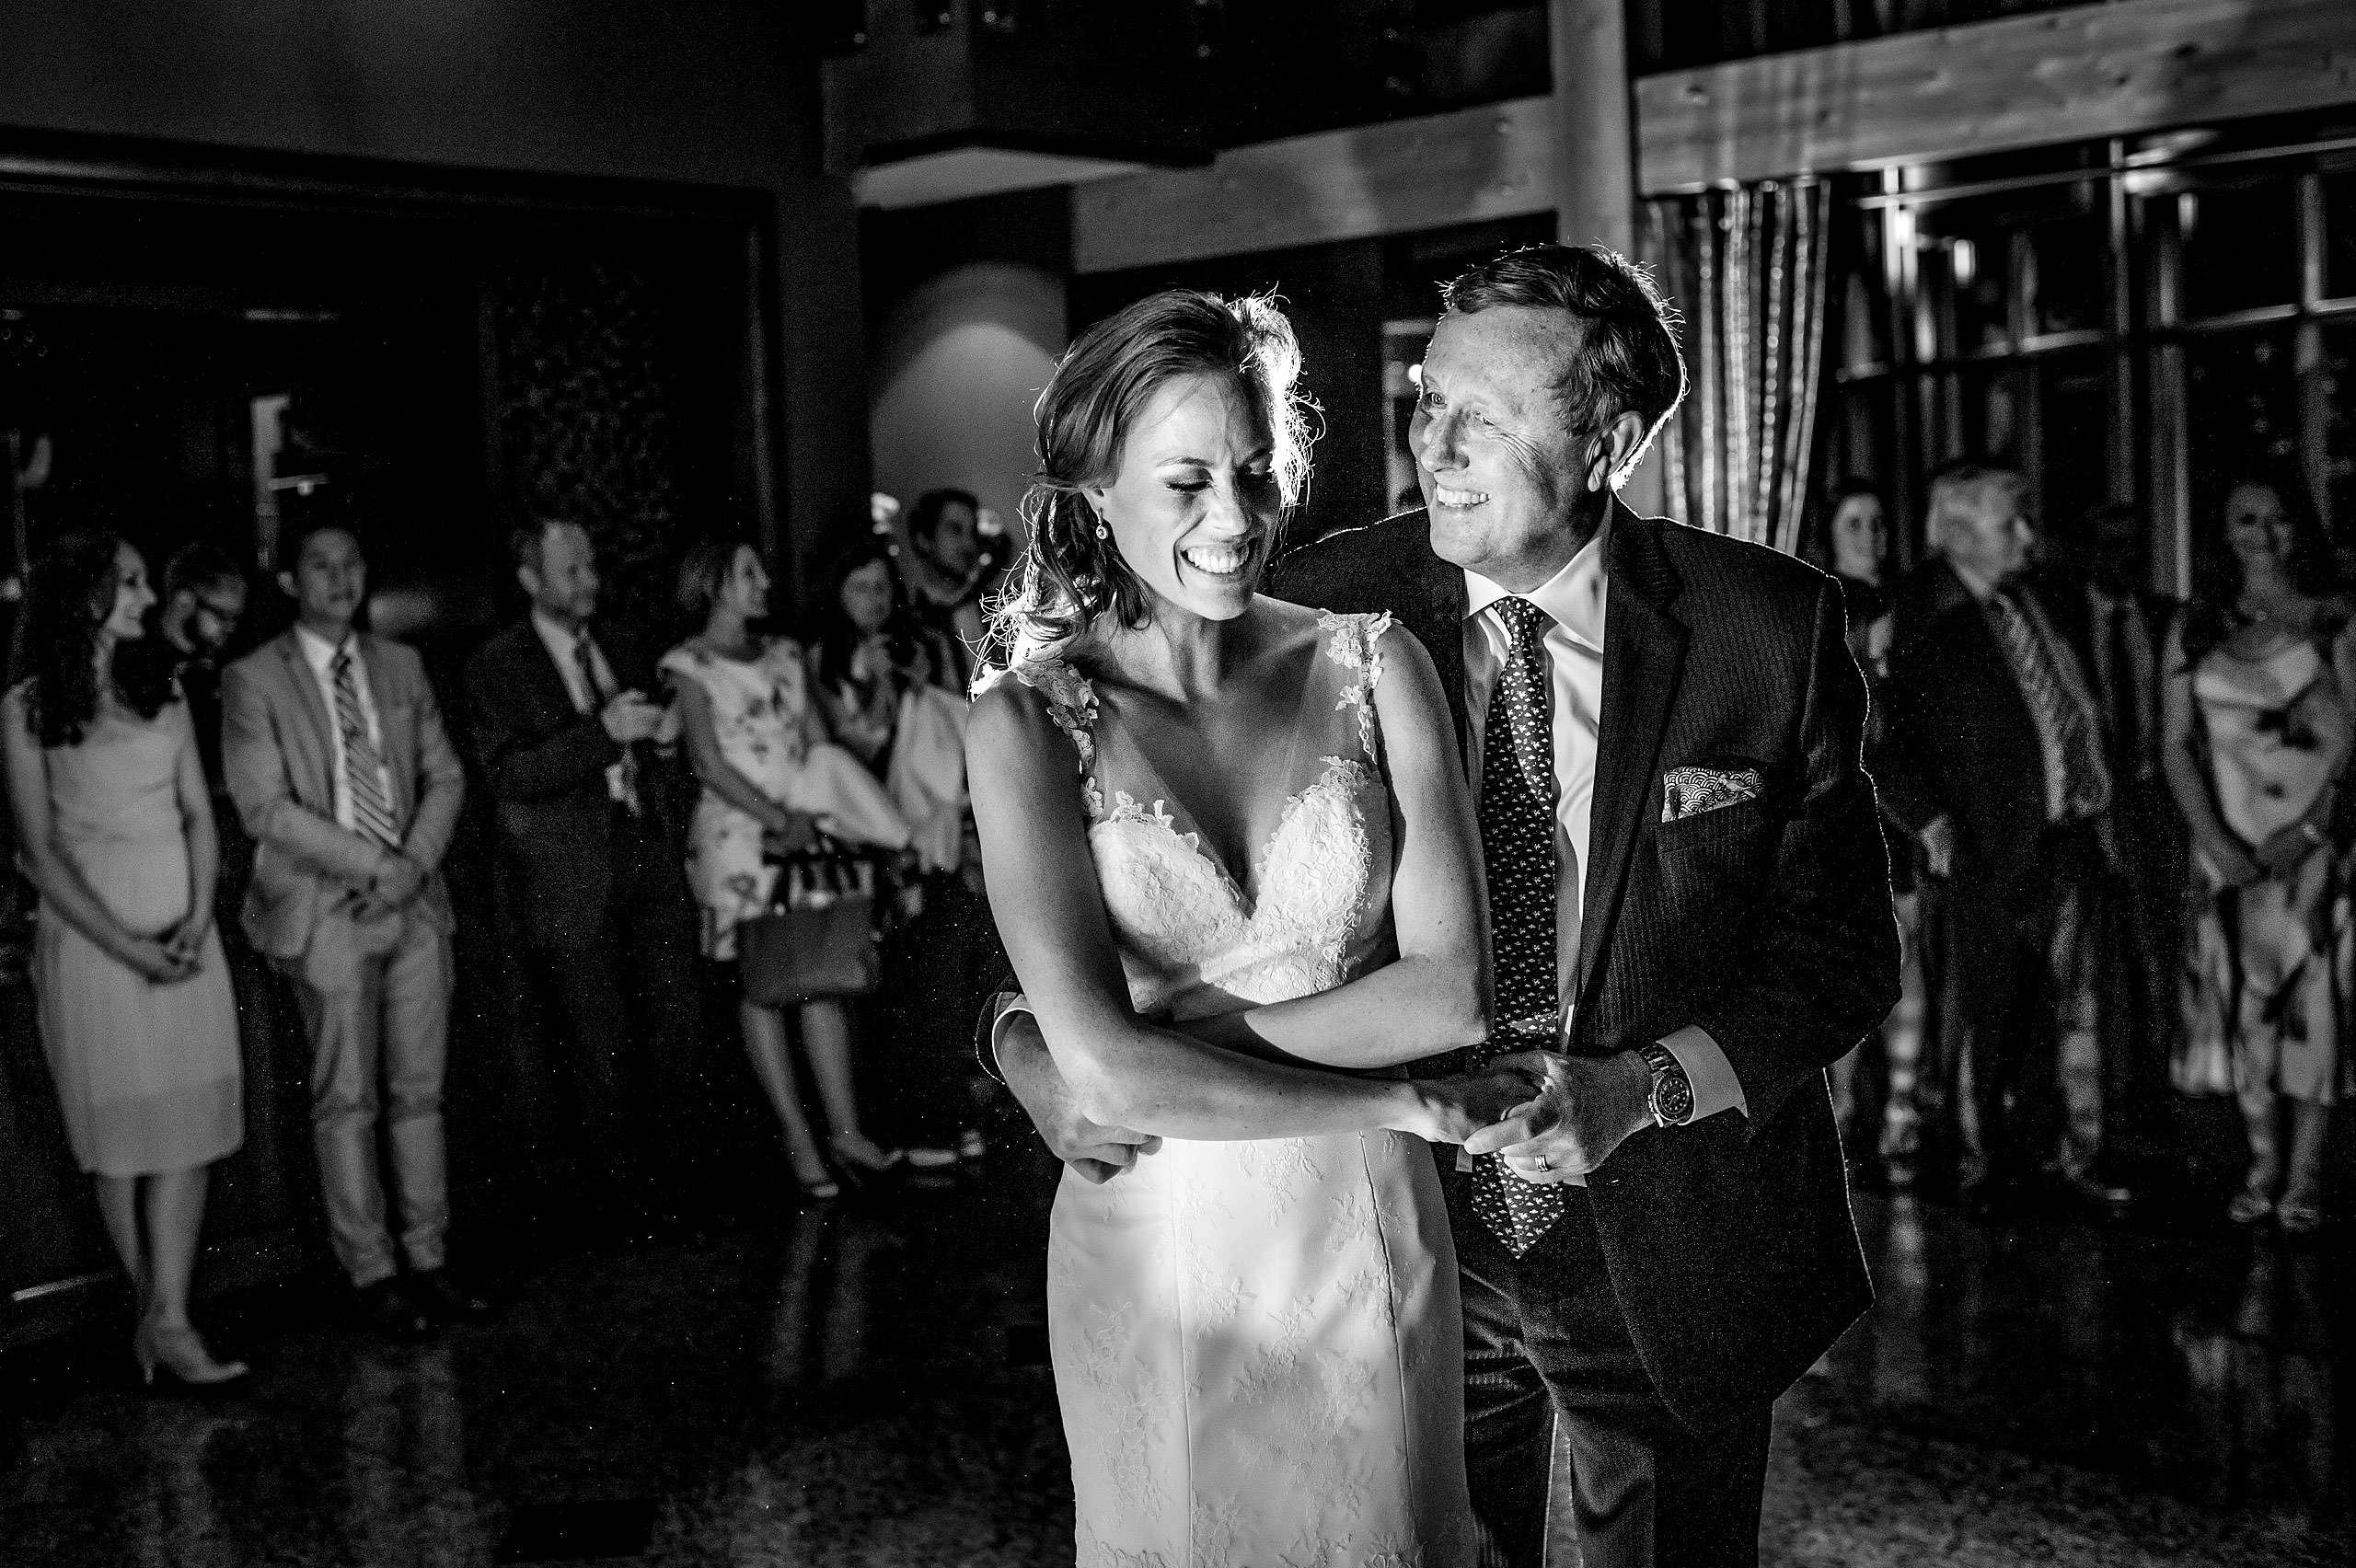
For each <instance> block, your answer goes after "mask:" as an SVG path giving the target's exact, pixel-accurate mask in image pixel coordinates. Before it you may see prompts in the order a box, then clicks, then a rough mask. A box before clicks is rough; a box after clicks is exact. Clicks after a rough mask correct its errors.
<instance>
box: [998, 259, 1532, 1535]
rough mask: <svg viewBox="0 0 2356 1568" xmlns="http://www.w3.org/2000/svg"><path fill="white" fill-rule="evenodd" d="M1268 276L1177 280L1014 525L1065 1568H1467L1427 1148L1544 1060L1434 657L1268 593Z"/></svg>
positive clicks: (1091, 390)
mask: <svg viewBox="0 0 2356 1568" xmlns="http://www.w3.org/2000/svg"><path fill="white" fill-rule="evenodd" d="M1298 371H1299V348H1298V346H1297V345H1296V343H1295V341H1294V339H1293V335H1292V330H1291V328H1290V326H1289V325H1288V323H1287V322H1286V320H1285V318H1284V317H1283V316H1282V315H1281V314H1280V313H1279V312H1278V311H1277V310H1276V307H1275V306H1273V305H1272V304H1270V303H1269V302H1267V301H1265V300H1261V299H1240V300H1233V301H1230V300H1222V299H1219V298H1218V297H1215V296H1211V295H1207V294H1187V293H1171V294H1159V295H1156V296H1154V297H1152V298H1149V299H1147V300H1144V301H1141V302H1139V303H1138V304H1137V305H1134V306H1130V307H1129V308H1127V309H1126V310H1125V311H1123V312H1122V313H1120V314H1119V315H1117V316H1114V317H1111V318H1110V319H1108V320H1106V321H1104V322H1103V323H1101V324H1100V325H1098V326H1097V327H1095V328H1093V329H1091V330H1090V331H1089V332H1088V333H1087V334H1086V335H1084V336H1083V337H1082V338H1081V339H1080V341H1079V342H1078V343H1077V344H1075V345H1074V346H1073V348H1072V349H1071V350H1070V352H1068V354H1067V355H1066V356H1065V358H1064V359H1063V361H1062V363H1060V364H1059V365H1058V367H1057V371H1056V373H1055V375H1054V377H1053V379H1052V380H1051V381H1050V383H1049V384H1048V386H1047V388H1046V391H1045V393H1044V394H1043V395H1042V396H1041V398H1040V399H1039V404H1038V409H1037V414H1036V418H1037V425H1038V444H1039V448H1038V449H1039V454H1040V460H1041V461H1040V472H1039V474H1038V476H1037V478H1036V480H1035V482H1034V486H1033V489H1032V491H1031V494H1030V496H1029V497H1028V498H1027V500H1026V502H1025V508H1024V510H1025V517H1026V520H1027V521H1028V523H1029V525H1030V530H1031V533H1030V544H1029V546H1028V548H1027V550H1026V553H1025V555H1024V558H1023V559H1022V563H1021V565H1020V567H1019V569H1018V572H1019V574H1018V577H1017V580H1016V583H1015V586H1014V589H1013V591H1012V593H1011V594H1010V596H1009V600H1008V602H1007V604H1006V605H1005V606H1004V607H1003V608H1002V609H1001V610H1000V611H999V619H998V625H997V628H996V629H997V632H998V634H999V640H1000V645H1001V646H1002V647H1003V648H1004V649H1006V650H1007V651H1008V659H1009V664H1008V668H1006V669H1004V670H1001V671H999V672H997V673H996V674H995V675H994V676H993V677H987V678H986V680H985V682H984V686H985V689H984V690H983V692H982V695H981V696H980V697H979V698H978V699H977V701H976V706H975V709H974V714H973V720H972V723H971V725H970V727H969V729H968V732H967V757H968V767H969V768H970V772H971V776H972V780H973V800H974V809H975V814H976V819H977V821H978V823H979V825H980V829H981V837H982V848H983V857H984V861H985V864H986V866H987V874H988V882H989V890H990V896H991V904H992V907H993V909H994V911H995V914H996V917H997V919H998V924H999V930H1000V932H1001V934H1002V935H1003V936H1004V938H1005V940H1006V945H1007V951H1008V952H1009V953H1010V955H1011V957H1012V959H1013V961H1014V966H1015V970H1016V973H1017V974H1018V975H1019V976H1020V978H1021V980H1022V986H1023V990H1024V995H1025V1004H1024V1005H1026V1006H1027V1007H1028V1008H1029V1009H1031V1010H1032V1011H1033V1012H1034V1014H1035V1016H1036V1020H1037V1023H1038V1026H1039V1028H1040V1030H1041V1032H1042V1033H1043V1034H1044V1036H1045V1041H1046V1043H1047V1046H1048V1049H1049V1051H1050V1052H1051V1053H1052V1054H1053V1055H1054V1058H1055V1062H1056V1065H1057V1068H1058V1069H1059V1070H1060V1072H1061V1074H1062V1076H1063V1078H1064V1079H1065V1080H1066V1081H1067V1082H1068V1084H1069V1085H1070V1086H1071V1090H1072V1092H1073V1094H1074V1095H1075V1096H1076V1097H1077V1099H1078V1101H1079V1104H1078V1106H1077V1108H1076V1109H1077V1111H1078V1112H1079V1113H1081V1114H1084V1115H1085V1116H1087V1117H1088V1118H1090V1119H1091V1120H1092V1121H1093V1122H1096V1123H1099V1124H1103V1125H1104V1126H1106V1127H1108V1128H1114V1129H1126V1130H1128V1131H1127V1132H1126V1134H1125V1136H1127V1137H1128V1138H1129V1140H1130V1141H1136V1138H1137V1136H1139V1135H1143V1136H1146V1138H1147V1142H1146V1144H1145V1147H1146V1148H1147V1150H1148V1151H1149V1152H1147V1153H1145V1154H1144V1155H1143V1156H1142V1157H1141V1158H1140V1159H1138V1161H1137V1163H1136V1165H1135V1167H1134V1168H1133V1169H1132V1170H1127V1171H1126V1172H1123V1173H1121V1174H1120V1175H1118V1176H1116V1177H1114V1179H1113V1180H1111V1181H1109V1182H1103V1184H1101V1185H1097V1184H1091V1182H1090V1181H1088V1180H1087V1179H1085V1178H1083V1177H1082V1176H1081V1175H1080V1174H1079V1173H1077V1172H1075V1171H1071V1170H1067V1172H1066V1173H1065V1175H1064V1178H1063V1185H1062V1188H1061V1190H1060V1191H1059V1192H1058V1193H1057V1199H1056V1205H1055V1211H1054V1215H1053V1218H1052V1220H1051V1224H1050V1237H1049V1242H1048V1255H1047V1289H1048V1314H1049V1345H1050V1348H1051V1351H1052V1354H1053V1358H1054V1363H1055V1371H1056V1383H1057V1395H1058V1398H1059V1400H1060V1402H1061V1405H1062V1410H1063V1417H1064V1428H1065V1434H1066V1436H1067V1437H1068V1440H1069V1445H1070V1449H1071V1460H1072V1480H1073V1489H1074V1493H1075V1496H1076V1500H1077V1505H1078V1537H1079V1561H1080V1565H1081V1568H1091V1565H1095V1564H1116V1563H1117V1564H1124V1565H1126V1564H1138V1565H1141V1568H1142V1565H1156V1568H1161V1565H1166V1568H1176V1565H1178V1564H1182V1563H1197V1562H1200V1563H1225V1562H1232V1563H1255V1564H1275V1563H1276V1562H1299V1563H1311V1562H1313V1563H1317V1564H1319V1565H1320V1568H1341V1565H1360V1568H1393V1565H1397V1568H1404V1565H1407V1564H1415V1565H1418V1568H1459V1565H1465V1564H1469V1563H1470V1562H1472V1551H1473V1546H1472V1515H1471V1511H1470V1508H1469V1506H1468V1504H1467V1502H1466V1495H1465V1479H1464V1461H1463V1442H1462V1432H1461V1427H1462V1404H1463V1394H1462V1378H1461V1346H1462V1332H1461V1324H1460V1320H1459V1312H1458V1304H1457V1281H1456V1262H1455V1252H1454V1249H1453V1247H1452V1245H1451V1243H1450V1241H1449V1230H1448V1217H1447V1212H1446V1209H1445V1207H1444V1205H1443V1203H1442V1200H1441V1191H1440V1185H1439V1182H1438V1172H1437V1170H1436V1168H1435V1165H1434V1161H1433V1158H1432V1154H1431V1151H1430V1150H1429V1149H1428V1148H1426V1143H1436V1144H1453V1143H1461V1141H1462V1140H1463V1139H1464V1138H1465V1137H1466V1136H1469V1135H1470V1133H1471V1132H1472V1130H1473V1129H1474V1128H1477V1127H1479V1126H1482V1125H1484V1124H1487V1123H1490V1122H1493V1121H1495V1120H1496V1118H1497V1117H1498V1115H1499V1114H1501V1113H1503V1112H1504V1111H1505V1109H1506V1108H1507V1107H1508V1106H1510V1105H1512V1104H1515V1103H1518V1102H1519V1101H1522V1100H1524V1099H1526V1098H1527V1097H1528V1092H1529V1091H1528V1089H1527V1087H1526V1085H1525V1084H1524V1083H1523V1082H1522V1080H1520V1079H1519V1078H1507V1077H1499V1078H1482V1079H1475V1080H1445V1081H1420V1080H1415V1079H1411V1078H1407V1077H1406V1076H1405V1075H1404V1071H1403V1067H1404V1064H1408V1063H1411V1062H1415V1061H1418V1060H1421V1059H1423V1058H1426V1057H1430V1056H1433V1055H1438V1054H1440V1053H1444V1052H1448V1051H1450V1050H1453V1049H1455V1048H1458V1047H1461V1046H1465V1045H1469V1044H1472V1043H1474V1042H1476V1041H1478V1040H1480V1039H1482V1038H1483V1036H1484V1033H1485V1032H1486V1014H1487V998H1488V987H1489V980H1488V975H1489V959H1488V940H1487V934H1486V922H1485V919H1484V913H1483V906H1482V892H1481V882H1480V877H1479V870H1478V868H1479V866H1480V851H1479V839H1478V836H1477V832H1476V829H1475V826H1474V821H1473V813H1472V804H1471V801H1470V799H1469V797H1468V794H1467V791H1466V789H1465V785H1464V781H1463V775H1462V773H1461V771H1460V769H1459V768H1458V767H1457V765H1456V759H1455V750H1454V742H1453V738H1452V734H1451V732H1450V729H1449V719H1448V710H1447V708H1446V705H1445V699H1444V698H1443V696H1442V694H1441V689H1440V686H1439V684H1438V678H1437V677H1436V676H1435V674H1433V670H1432V666H1431V663H1430V660H1429V659H1428V658H1427V657H1426V654H1425V652H1424V650H1423V649H1422V648H1421V647H1420V646H1419V645H1418V644H1417V643H1416V642H1415V640H1414V639H1413V638H1412V637H1410V636H1408V635H1407V634H1406V633H1405V632H1403V631H1400V630H1396V629H1393V628H1392V627H1391V625H1390V618H1389V617H1387V616H1334V615H1323V614H1320V613H1319V612H1318V611H1316V610H1313V609H1305V608H1301V607H1299V606H1297V605H1288V604H1285V603H1282V602H1279V601H1277V600H1275V599H1270V598H1265V597H1262V596H1261V595H1260V594H1257V593H1256V592H1255V588H1256V585H1257V583H1258V582H1259V580H1260V576H1261V573H1262V571H1263V570H1264V569H1265V567H1266V565H1267V562H1268V559H1269V555H1270V552H1271V550H1272V549H1273V548H1274V546H1275V543H1276V535H1277V531H1278V527H1279V525H1280V524H1281V523H1282V521H1283V518H1284V514H1285V513H1286V511H1287V509H1288V507H1289V506H1290V505H1291V503H1292V502H1294V501H1295V500H1296V499H1297V498H1298V497H1299V494H1300V491H1301V489H1302V486H1303V483H1304V481H1305V479H1306V471H1307V453H1306V450H1305V442H1304V438H1303V432H1302V426H1303V418H1302V409H1303V405H1302V403H1301V401H1300V400H1299V398H1297V397H1296V395H1295V393H1294V390H1293V383H1294V380H1295V377H1296V375H1297V374H1298Z"/></svg>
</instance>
